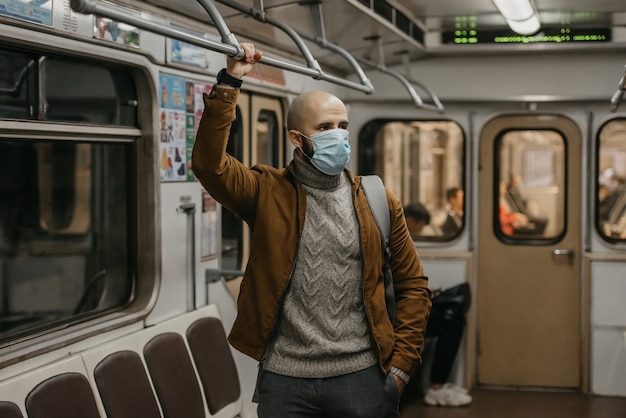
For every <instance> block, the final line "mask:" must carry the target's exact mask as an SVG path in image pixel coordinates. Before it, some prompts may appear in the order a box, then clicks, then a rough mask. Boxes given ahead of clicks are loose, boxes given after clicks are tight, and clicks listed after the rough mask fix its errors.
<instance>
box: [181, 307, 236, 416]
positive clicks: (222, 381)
mask: <svg viewBox="0 0 626 418" xmlns="http://www.w3.org/2000/svg"><path fill="white" fill-rule="evenodd" d="M187 341H188V342H189V348H190V349H191V354H192V356H193V359H194V362H195V365H196V369H197V370H198V374H199V375H200V381H201V382H202V387H203V389H204V393H205V396H206V400H207V405H208V407H209V412H210V413H211V415H215V414H217V413H218V412H219V411H220V410H221V409H222V408H224V407H226V406H227V405H229V404H232V403H234V402H236V401H237V400H238V399H239V396H240V395H241V387H240V385H239V377H238V376H237V367H236V366H235V361H234V359H233V356H232V353H231V351H230V347H229V345H228V341H227V339H226V333H225V332H224V327H223V325H222V321H220V320H219V319H218V318H211V317H209V318H202V319H198V320H197V321H195V322H194V323H192V324H191V325H190V326H189V328H188V329H187Z"/></svg>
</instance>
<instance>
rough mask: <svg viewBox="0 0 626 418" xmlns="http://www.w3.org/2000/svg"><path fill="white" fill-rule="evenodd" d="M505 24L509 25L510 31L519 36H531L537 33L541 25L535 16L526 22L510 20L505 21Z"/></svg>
mask: <svg viewBox="0 0 626 418" xmlns="http://www.w3.org/2000/svg"><path fill="white" fill-rule="evenodd" d="M506 23H508V24H509V27H510V28H511V30H513V31H514V32H516V33H519V34H520V35H533V34H535V33H537V32H539V28H540V27H541V24H540V23H539V19H538V18H537V16H536V15H532V16H531V17H530V18H528V19H526V20H512V19H507V20H506Z"/></svg>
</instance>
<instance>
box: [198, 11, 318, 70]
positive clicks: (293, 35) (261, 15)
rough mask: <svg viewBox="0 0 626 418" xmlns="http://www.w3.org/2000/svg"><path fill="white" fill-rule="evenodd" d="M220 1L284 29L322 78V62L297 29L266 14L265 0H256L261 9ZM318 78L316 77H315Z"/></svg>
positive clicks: (310, 65) (308, 63) (260, 20)
mask: <svg viewBox="0 0 626 418" xmlns="http://www.w3.org/2000/svg"><path fill="white" fill-rule="evenodd" d="M197 1H198V2H199V3H202V2H205V1H209V0H197ZM216 1H217V2H219V3H222V4H225V5H226V6H228V7H231V8H233V9H235V10H238V11H240V12H241V13H243V14H246V15H248V16H251V17H253V18H255V19H256V20H258V21H259V22H263V23H268V24H270V25H272V26H275V27H277V28H278V29H280V30H282V31H283V32H285V33H286V34H287V35H288V36H289V37H290V38H291V39H292V40H293V41H294V42H295V44H296V46H297V47H298V49H299V50H300V52H301V53H302V56H303V57H304V59H305V61H306V63H307V66H308V67H309V68H312V69H314V70H316V71H318V72H319V77H317V79H318V80H319V79H321V78H322V74H323V71H322V67H320V64H319V63H318V62H317V60H316V59H315V58H314V57H313V54H311V51H310V50H309V48H307V46H306V45H305V43H304V42H303V41H302V38H301V37H300V36H299V35H298V34H297V33H296V31H295V30H293V29H292V28H291V27H289V26H287V25H283V24H282V23H280V22H276V21H275V20H272V19H270V18H269V17H267V16H266V15H265V11H264V10H263V1H260V2H259V1H258V0H257V1H256V2H255V3H259V7H260V10H255V9H254V8H248V7H246V6H243V5H241V4H239V3H237V2H235V1H231V0H216ZM261 61H263V59H261ZM314 78H316V77H314Z"/></svg>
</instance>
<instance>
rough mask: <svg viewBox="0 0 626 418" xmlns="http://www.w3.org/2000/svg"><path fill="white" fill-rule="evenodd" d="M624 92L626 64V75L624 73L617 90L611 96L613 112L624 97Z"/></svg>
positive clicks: (625, 67)
mask: <svg viewBox="0 0 626 418" xmlns="http://www.w3.org/2000/svg"><path fill="white" fill-rule="evenodd" d="M624 93H626V66H624V75H622V78H621V80H620V81H619V83H618V84H617V90H615V93H613V96H611V112H616V111H617V109H618V108H619V105H620V103H621V102H622V99H623V98H624Z"/></svg>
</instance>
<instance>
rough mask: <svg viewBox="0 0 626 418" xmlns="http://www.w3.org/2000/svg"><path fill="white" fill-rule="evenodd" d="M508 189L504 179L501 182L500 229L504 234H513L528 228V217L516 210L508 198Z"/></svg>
mask: <svg viewBox="0 0 626 418" xmlns="http://www.w3.org/2000/svg"><path fill="white" fill-rule="evenodd" d="M506 194H507V189H506V183H505V182H504V181H501V182H500V204H499V214H498V216H499V220H500V230H501V231H502V233H503V234H504V235H508V236H511V237H512V236H513V235H515V234H516V232H518V231H521V230H523V229H524V228H528V217H527V216H526V215H524V214H523V213H520V212H514V211H513V210H512V209H511V207H510V206H509V203H508V201H507V199H506Z"/></svg>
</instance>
